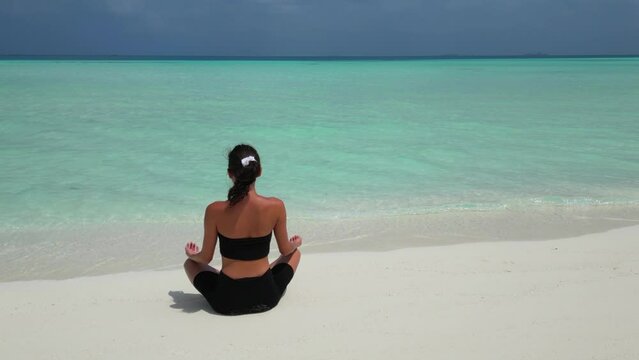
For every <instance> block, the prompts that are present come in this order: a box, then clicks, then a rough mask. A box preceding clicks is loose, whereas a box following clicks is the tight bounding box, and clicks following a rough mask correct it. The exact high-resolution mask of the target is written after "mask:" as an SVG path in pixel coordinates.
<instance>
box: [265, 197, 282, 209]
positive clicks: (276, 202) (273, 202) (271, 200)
mask: <svg viewBox="0 0 639 360" xmlns="http://www.w3.org/2000/svg"><path fill="white" fill-rule="evenodd" d="M261 198H262V201H263V202H264V203H265V204H267V205H268V206H272V207H282V206H284V201H282V200H280V199H279V198H276V197H274V196H261Z"/></svg>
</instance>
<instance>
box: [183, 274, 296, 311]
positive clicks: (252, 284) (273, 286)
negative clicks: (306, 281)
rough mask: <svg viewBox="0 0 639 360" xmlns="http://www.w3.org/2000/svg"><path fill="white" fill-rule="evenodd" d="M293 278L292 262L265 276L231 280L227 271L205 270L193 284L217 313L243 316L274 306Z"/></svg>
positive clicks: (196, 277)
mask: <svg viewBox="0 0 639 360" xmlns="http://www.w3.org/2000/svg"><path fill="white" fill-rule="evenodd" d="M291 279H293V268H292V267H291V265H289V264H287V263H280V264H277V265H275V266H274V267H273V268H272V269H268V270H267V271H266V272H265V273H264V275H262V276H256V277H248V278H241V279H231V278H230V277H228V276H226V275H225V274H224V273H223V272H220V273H219V274H218V273H214V272H212V271H201V272H200V273H198V274H197V275H195V278H194V279H193V286H195V288H196V289H197V290H198V291H199V292H200V293H201V294H202V295H204V298H206V301H208V303H209V304H210V305H211V307H212V308H213V310H215V311H216V312H218V313H220V314H224V315H241V314H249V313H257V312H263V311H267V310H270V309H272V308H274V307H275V305H277V303H278V302H279V301H280V298H281V297H282V295H284V292H285V291H286V286H287V285H288V283H289V282H290V281H291Z"/></svg>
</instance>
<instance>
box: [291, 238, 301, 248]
mask: <svg viewBox="0 0 639 360" xmlns="http://www.w3.org/2000/svg"><path fill="white" fill-rule="evenodd" d="M288 241H290V242H291V244H293V246H295V247H296V248H298V247H300V246H302V237H301V236H299V235H293V237H292V238H290V239H289V240H288Z"/></svg>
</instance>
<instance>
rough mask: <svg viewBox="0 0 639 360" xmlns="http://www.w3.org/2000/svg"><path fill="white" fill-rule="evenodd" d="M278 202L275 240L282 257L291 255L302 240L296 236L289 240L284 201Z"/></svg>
mask: <svg viewBox="0 0 639 360" xmlns="http://www.w3.org/2000/svg"><path fill="white" fill-rule="evenodd" d="M276 200H277V222H276V223H275V228H274V232H275V239H276V240H277V248H278V249H279V250H280V254H282V255H285V256H287V255H291V254H292V253H293V252H294V251H295V250H296V249H297V248H298V247H299V246H300V245H302V238H301V237H300V236H299V235H294V236H293V237H292V238H290V239H289V238H288V230H287V229H286V207H285V206H284V202H283V201H282V200H279V199H276Z"/></svg>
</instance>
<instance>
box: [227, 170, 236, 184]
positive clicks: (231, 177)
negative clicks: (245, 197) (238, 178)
mask: <svg viewBox="0 0 639 360" xmlns="http://www.w3.org/2000/svg"><path fill="white" fill-rule="evenodd" d="M226 173H227V174H228V175H229V179H231V181H233V182H235V176H233V174H232V173H231V170H227V171H226Z"/></svg>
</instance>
